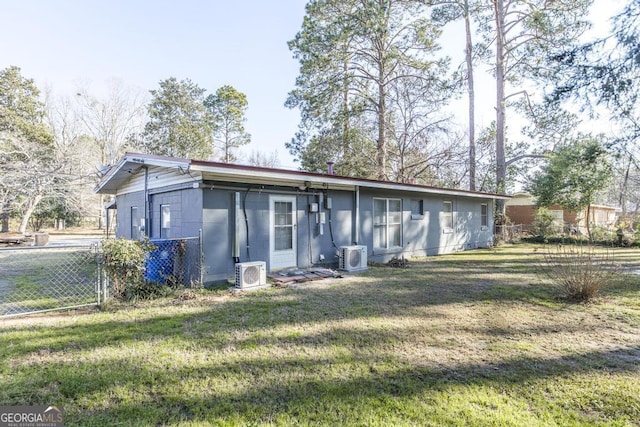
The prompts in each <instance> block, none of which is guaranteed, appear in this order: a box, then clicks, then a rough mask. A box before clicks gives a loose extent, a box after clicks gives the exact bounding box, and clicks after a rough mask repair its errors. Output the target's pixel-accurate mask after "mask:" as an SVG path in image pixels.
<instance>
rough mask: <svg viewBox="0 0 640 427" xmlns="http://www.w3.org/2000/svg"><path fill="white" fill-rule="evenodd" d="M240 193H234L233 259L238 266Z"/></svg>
mask: <svg viewBox="0 0 640 427" xmlns="http://www.w3.org/2000/svg"><path fill="white" fill-rule="evenodd" d="M240 200H241V199H240V192H239V191H236V192H235V193H233V206H234V210H233V212H234V214H233V223H234V224H233V230H234V233H233V248H232V252H231V257H232V258H233V262H235V263H236V264H237V263H239V262H240Z"/></svg>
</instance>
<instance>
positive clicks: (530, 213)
mask: <svg viewBox="0 0 640 427" xmlns="http://www.w3.org/2000/svg"><path fill="white" fill-rule="evenodd" d="M527 203H529V204H527ZM548 209H549V211H562V222H563V225H564V227H562V228H564V231H569V228H571V229H572V230H575V229H577V230H578V231H579V232H581V233H586V231H587V223H586V217H587V215H586V214H587V210H586V208H585V209H584V211H582V212H574V211H570V210H568V209H564V208H563V207H562V206H560V205H553V206H551V207H549V208H548ZM505 210H506V214H507V217H509V219H510V221H511V223H512V224H522V225H524V226H525V227H526V229H528V230H529V231H532V225H533V222H534V220H535V215H536V211H537V209H536V207H535V204H534V202H533V199H531V198H528V199H527V200H524V201H523V200H517V201H515V202H514V203H512V201H511V200H510V201H508V202H507V205H506V208H505ZM590 212H591V213H590V218H591V220H590V225H591V226H594V227H605V228H608V229H611V228H612V227H613V225H615V222H616V217H615V208H612V207H609V206H598V205H596V206H591V209H590ZM558 231H563V230H558Z"/></svg>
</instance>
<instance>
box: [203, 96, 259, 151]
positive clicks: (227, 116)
mask: <svg viewBox="0 0 640 427" xmlns="http://www.w3.org/2000/svg"><path fill="white" fill-rule="evenodd" d="M204 105H205V107H206V108H207V110H208V111H209V113H210V114H211V120H212V123H213V142H214V145H216V146H217V148H219V149H220V150H221V153H222V154H221V155H220V156H218V157H219V158H220V159H221V160H222V161H223V162H224V163H233V162H235V161H236V160H237V156H236V155H235V154H234V152H233V151H234V149H236V148H238V147H241V146H243V145H247V144H249V143H250V142H251V135H250V134H249V132H247V131H246V130H245V128H244V124H245V122H246V121H247V118H246V112H247V108H248V105H249V104H248V102H247V96H246V95H245V94H244V93H242V92H239V91H238V90H236V89H235V88H234V87H233V86H229V85H225V86H222V87H221V88H219V89H218V90H216V93H214V94H211V95H209V96H207V98H206V99H205V100H204Z"/></svg>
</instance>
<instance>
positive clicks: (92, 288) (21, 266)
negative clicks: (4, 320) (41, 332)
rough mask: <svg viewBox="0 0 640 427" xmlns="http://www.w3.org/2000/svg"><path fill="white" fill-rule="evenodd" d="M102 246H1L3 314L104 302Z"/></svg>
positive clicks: (0, 299) (0, 312) (0, 306)
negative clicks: (102, 300) (100, 260)
mask: <svg viewBox="0 0 640 427" xmlns="http://www.w3.org/2000/svg"><path fill="white" fill-rule="evenodd" d="M98 259H99V247H98V245H97V244H93V245H91V246H72V247H50V248H47V247H24V248H3V249H0V317H3V316H13V315H20V314H26V313H37V312H44V311H51V310H61V309H67V308H76V307H82V306H87V305H95V304H100V301H101V297H102V292H101V291H102V288H101V286H102V280H101V273H100V264H99V263H98V262H97V261H98Z"/></svg>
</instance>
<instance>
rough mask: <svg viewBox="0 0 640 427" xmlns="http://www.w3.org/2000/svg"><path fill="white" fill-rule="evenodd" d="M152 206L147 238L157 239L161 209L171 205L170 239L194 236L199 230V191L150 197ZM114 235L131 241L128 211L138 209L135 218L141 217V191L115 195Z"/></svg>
mask: <svg viewBox="0 0 640 427" xmlns="http://www.w3.org/2000/svg"><path fill="white" fill-rule="evenodd" d="M150 199H151V203H150V208H149V213H148V216H149V218H150V220H151V221H150V224H147V230H146V233H147V235H148V236H149V237H150V238H152V239H156V238H160V206H161V205H170V206H171V236H170V237H171V238H179V237H196V236H198V232H199V230H200V229H201V228H202V190H200V189H183V190H174V191H170V192H161V193H156V194H151V195H150ZM117 204H118V209H117V226H116V236H117V237H125V238H127V239H131V238H132V237H133V236H132V233H131V208H132V207H136V208H138V216H139V218H140V219H142V218H144V204H145V202H144V191H137V192H134V193H127V194H121V195H119V196H117Z"/></svg>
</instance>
